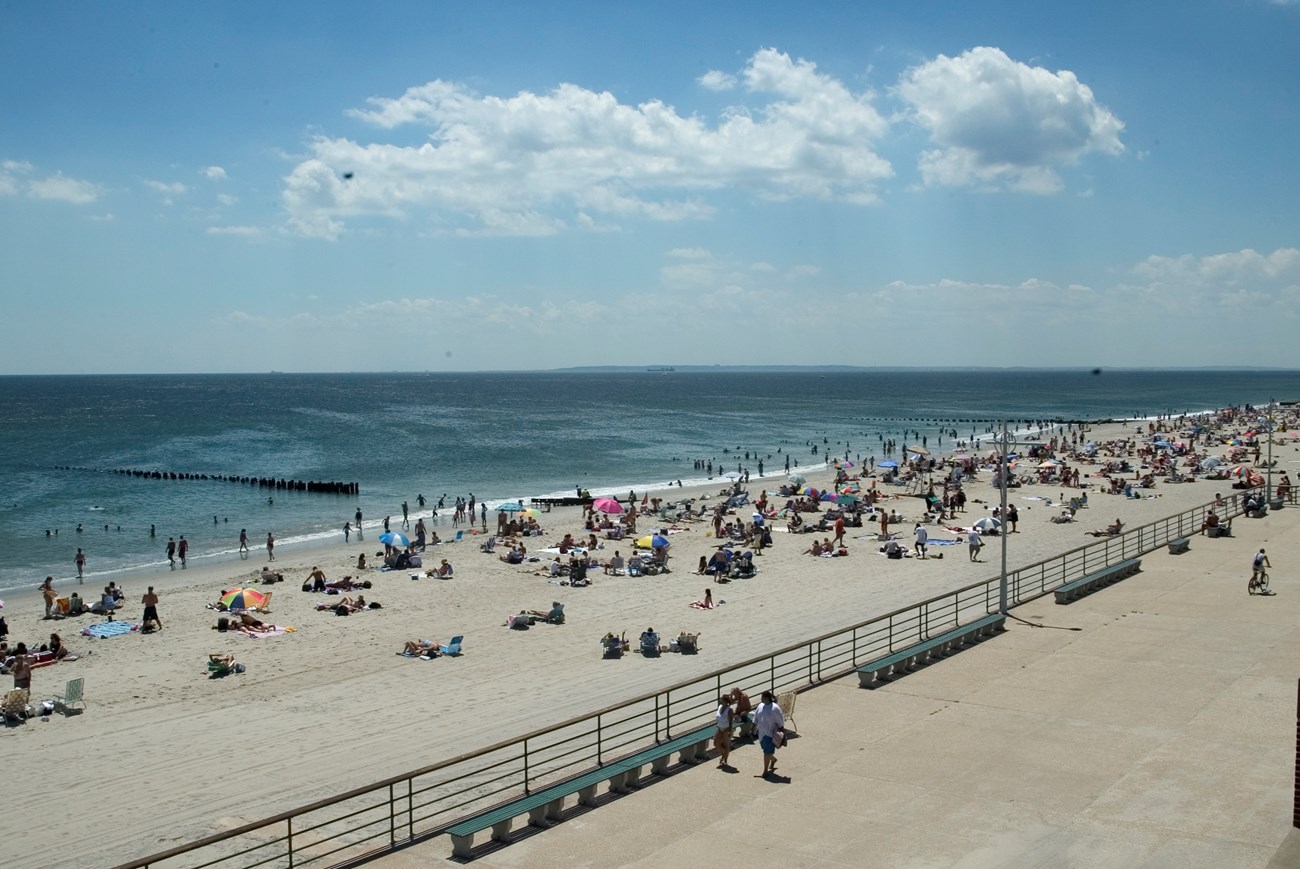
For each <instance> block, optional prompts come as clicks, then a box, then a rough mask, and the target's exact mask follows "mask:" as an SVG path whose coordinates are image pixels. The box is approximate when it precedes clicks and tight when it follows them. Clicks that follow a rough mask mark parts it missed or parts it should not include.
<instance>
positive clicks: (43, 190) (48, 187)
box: [27, 173, 99, 205]
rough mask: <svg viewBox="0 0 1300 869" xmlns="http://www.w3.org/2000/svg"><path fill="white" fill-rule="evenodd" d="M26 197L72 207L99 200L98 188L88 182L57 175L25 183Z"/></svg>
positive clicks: (60, 174)
mask: <svg viewBox="0 0 1300 869" xmlns="http://www.w3.org/2000/svg"><path fill="white" fill-rule="evenodd" d="M27 195H28V196H31V197H32V198H33V199H47V200H52V201H55V202H70V203H72V204H73V205H85V204H87V203H90V202H94V201H95V200H96V199H98V198H99V187H98V185H95V184H92V183H90V182H89V181H82V180H80V179H77V178H68V177H67V176H65V175H63V174H62V173H59V174H56V175H50V176H48V177H46V178H37V179H35V180H33V181H29V182H28V183H27Z"/></svg>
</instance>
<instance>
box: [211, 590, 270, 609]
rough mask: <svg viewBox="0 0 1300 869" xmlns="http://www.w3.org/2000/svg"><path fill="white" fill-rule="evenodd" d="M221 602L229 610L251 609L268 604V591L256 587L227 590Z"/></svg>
mask: <svg viewBox="0 0 1300 869" xmlns="http://www.w3.org/2000/svg"><path fill="white" fill-rule="evenodd" d="M221 603H222V605H223V606H225V608H226V609H228V610H251V609H254V608H256V607H262V606H266V593H265V592H260V591H258V590H257V589H255V588H237V589H234V590H233V591H228V592H226V593H225V594H224V595H223V596H222V598H221Z"/></svg>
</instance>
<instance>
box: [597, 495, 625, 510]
mask: <svg viewBox="0 0 1300 869" xmlns="http://www.w3.org/2000/svg"><path fill="white" fill-rule="evenodd" d="M591 506H593V507H595V508H596V509H597V510H599V511H600V512H602V513H622V512H623V505H622V504H620V503H618V501H616V500H615V499H613V498H597V499H596V500H595V501H592V502H591Z"/></svg>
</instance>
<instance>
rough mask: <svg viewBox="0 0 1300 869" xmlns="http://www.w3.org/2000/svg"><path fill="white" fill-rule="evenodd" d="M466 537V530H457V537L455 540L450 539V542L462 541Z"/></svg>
mask: <svg viewBox="0 0 1300 869" xmlns="http://www.w3.org/2000/svg"><path fill="white" fill-rule="evenodd" d="M464 539H465V532H464V531H457V532H456V537H455V539H453V540H449V541H448V542H449V543H459V542H461V541H462V540H464Z"/></svg>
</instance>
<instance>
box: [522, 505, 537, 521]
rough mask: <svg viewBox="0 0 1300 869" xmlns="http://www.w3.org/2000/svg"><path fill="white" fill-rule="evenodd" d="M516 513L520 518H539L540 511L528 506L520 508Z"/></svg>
mask: <svg viewBox="0 0 1300 869" xmlns="http://www.w3.org/2000/svg"><path fill="white" fill-rule="evenodd" d="M518 515H519V518H521V519H540V518H542V511H541V510H537V509H534V508H532V507H529V508H528V509H527V510H520V511H519V514H518Z"/></svg>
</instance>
